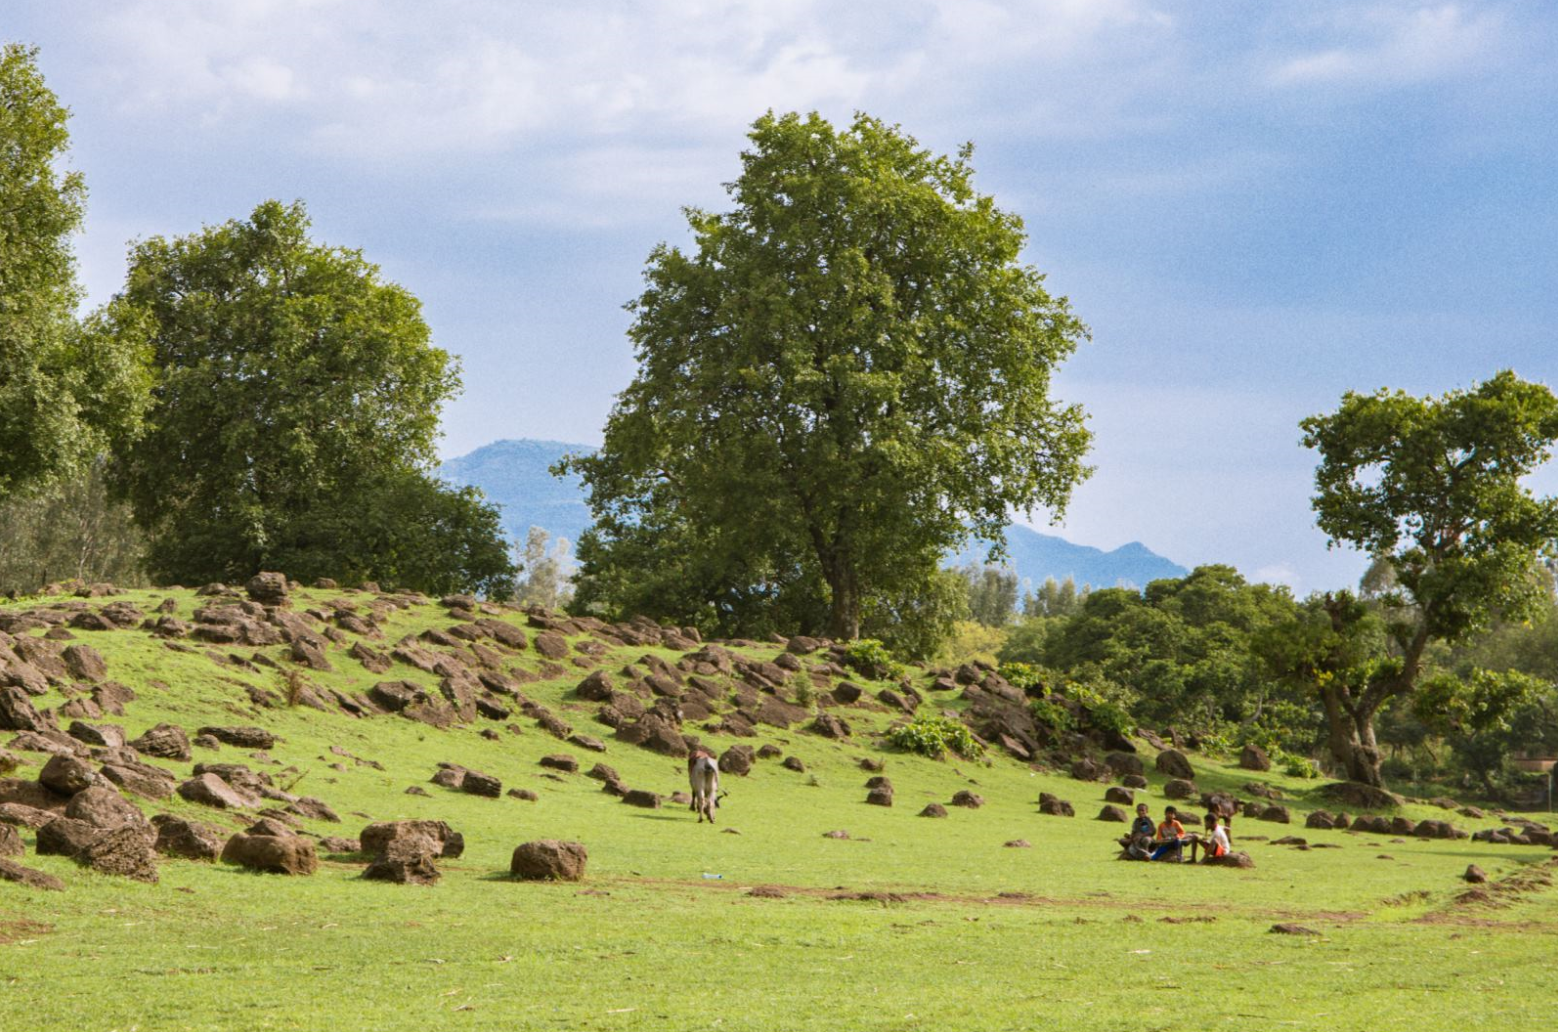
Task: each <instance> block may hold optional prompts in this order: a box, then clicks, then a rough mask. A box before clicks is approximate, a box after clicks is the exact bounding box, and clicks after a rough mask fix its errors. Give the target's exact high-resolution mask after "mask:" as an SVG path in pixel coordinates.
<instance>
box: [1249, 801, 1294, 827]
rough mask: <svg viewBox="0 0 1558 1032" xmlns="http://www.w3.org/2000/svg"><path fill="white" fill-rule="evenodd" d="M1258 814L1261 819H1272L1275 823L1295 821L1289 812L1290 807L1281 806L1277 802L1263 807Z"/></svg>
mask: <svg viewBox="0 0 1558 1032" xmlns="http://www.w3.org/2000/svg"><path fill="white" fill-rule="evenodd" d="M1256 816H1257V817H1258V818H1259V819H1260V820H1263V821H1271V822H1272V823H1274V824H1291V823H1292V821H1293V817H1292V815H1291V814H1289V813H1288V808H1287V807H1285V806H1279V805H1277V804H1276V803H1273V804H1271V805H1270V806H1266V807H1262V808H1261V811H1260V813H1259V814H1257V815H1256Z"/></svg>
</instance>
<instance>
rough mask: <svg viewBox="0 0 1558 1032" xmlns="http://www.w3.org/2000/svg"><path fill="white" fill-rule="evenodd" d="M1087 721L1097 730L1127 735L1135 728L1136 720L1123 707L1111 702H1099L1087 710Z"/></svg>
mask: <svg viewBox="0 0 1558 1032" xmlns="http://www.w3.org/2000/svg"><path fill="white" fill-rule="evenodd" d="M1087 722H1088V723H1089V724H1091V725H1092V726H1093V727H1094V728H1096V729H1098V730H1099V731H1112V732H1114V733H1115V734H1118V735H1129V734H1130V733H1131V732H1132V731H1134V730H1135V729H1136V721H1134V720H1132V719H1131V715H1130V714H1129V713H1127V712H1126V711H1125V707H1123V706H1120V705H1119V704H1118V703H1113V702H1100V703H1098V704H1097V705H1096V706H1092V707H1090V708H1089V709H1088V711H1087Z"/></svg>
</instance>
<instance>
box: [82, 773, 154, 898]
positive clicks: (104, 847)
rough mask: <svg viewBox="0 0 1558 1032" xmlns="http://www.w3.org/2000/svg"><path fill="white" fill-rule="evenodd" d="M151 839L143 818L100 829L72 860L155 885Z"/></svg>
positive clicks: (94, 868)
mask: <svg viewBox="0 0 1558 1032" xmlns="http://www.w3.org/2000/svg"><path fill="white" fill-rule="evenodd" d="M88 791H91V790H90V789H89V790H88ZM83 794H85V793H83ZM153 840H154V836H153V835H152V833H151V829H150V827H149V826H147V825H146V824H145V822H144V821H142V822H140V823H131V824H120V825H118V826H117V827H113V828H108V829H106V830H102V831H99V832H98V833H97V834H96V835H94V836H93V837H92V840H91V841H90V842H88V843H87V844H86V845H85V846H83V847H82V848H81V849H80V850H78V851H77V852H76V855H75V860H76V862H77V863H78V864H82V865H83V866H86V867H90V868H92V870H94V871H97V872H99V873H100V874H112V875H117V876H118V877H121V878H130V879H132V880H134V881H139V882H147V883H149V884H152V885H155V884H157V854H156V851H155V850H153V849H152V842H153Z"/></svg>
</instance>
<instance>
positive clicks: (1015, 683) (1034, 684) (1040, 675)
mask: <svg viewBox="0 0 1558 1032" xmlns="http://www.w3.org/2000/svg"><path fill="white" fill-rule="evenodd" d="M1001 676H1002V677H1004V678H1006V680H1007V683H1008V684H1010V685H1011V686H1012V687H1013V688H1021V689H1022V690H1023V691H1024V692H1027V693H1029V694H1032V692H1033V689H1035V688H1042V687H1043V685H1044V672H1043V671H1042V670H1040V669H1039V668H1038V667H1036V666H1034V665H1032V664H1031V663H1002V664H1001Z"/></svg>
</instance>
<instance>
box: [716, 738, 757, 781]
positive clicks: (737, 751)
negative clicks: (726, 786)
mask: <svg viewBox="0 0 1558 1032" xmlns="http://www.w3.org/2000/svg"><path fill="white" fill-rule="evenodd" d="M755 762H756V752H755V750H753V748H752V747H751V746H750V745H733V746H731V747H730V748H729V749H726V750H725V751H724V752H722V753H720V756H719V769H720V773H721V774H735V775H738V776H740V777H746V776H747V775H748V774H750V773H751V772H752V765H753V764H754V763H755Z"/></svg>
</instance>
